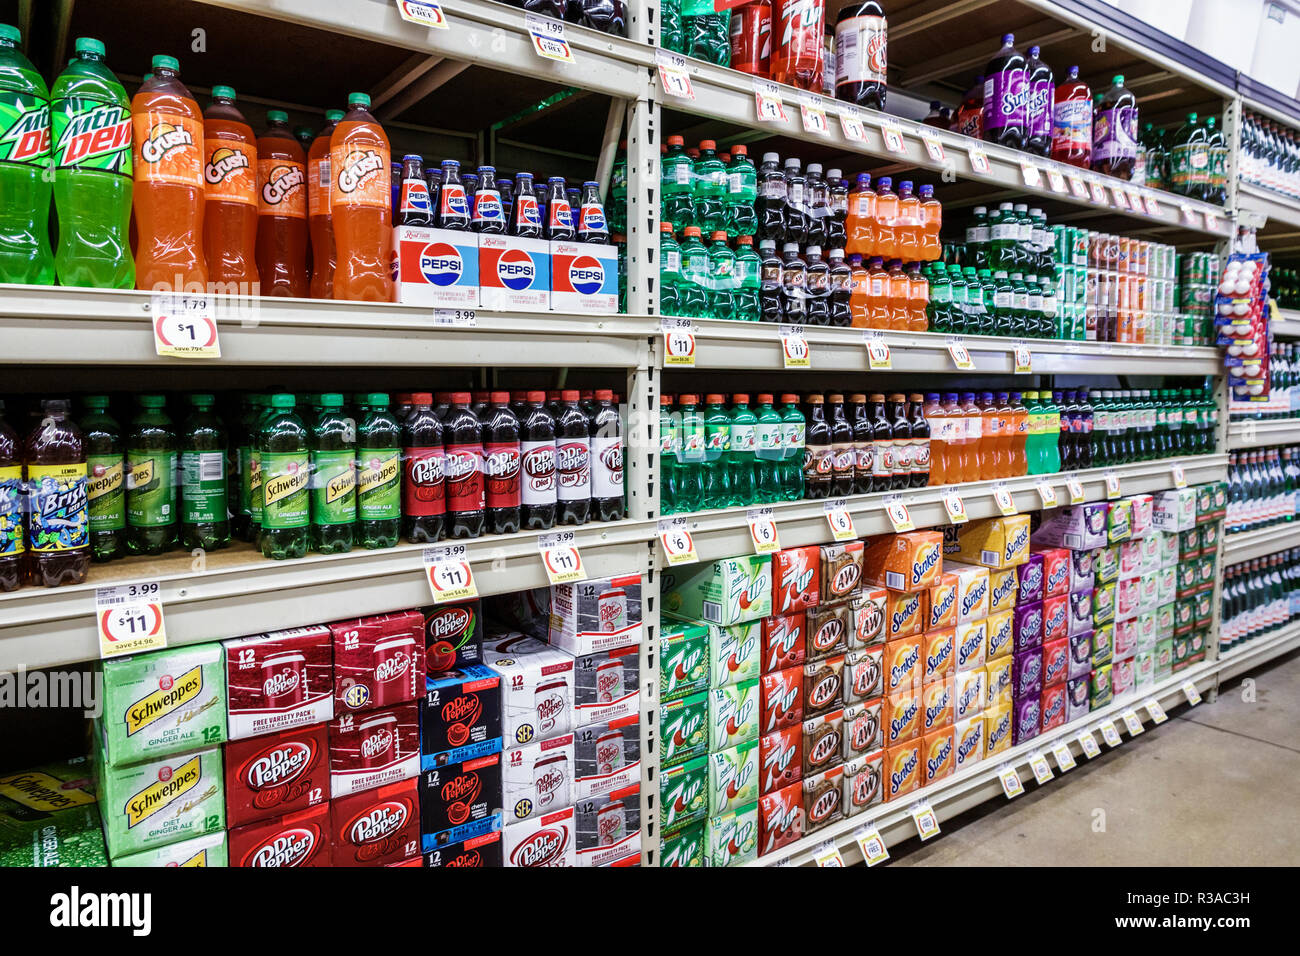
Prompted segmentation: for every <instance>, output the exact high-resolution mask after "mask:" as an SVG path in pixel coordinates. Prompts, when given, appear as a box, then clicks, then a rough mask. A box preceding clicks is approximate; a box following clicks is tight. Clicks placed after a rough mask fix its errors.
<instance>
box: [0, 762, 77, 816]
mask: <svg viewBox="0 0 1300 956" xmlns="http://www.w3.org/2000/svg"><path fill="white" fill-rule="evenodd" d="M0 797H8V798H9V799H10V800H13V801H14V802H15V803H19V804H22V805H23V806H24V807H30V808H31V809H33V810H39V811H41V812H43V813H54V812H55V811H57V810H66V809H68V808H69V807H82V806H86V805H88V804H92V803H94V802H95V794H94V793H92V792H91V791H89V790H81V789H78V788H71V787H69V786H68V782H67V781H66V780H60V779H59V778H58V777H52V776H50V775H49V774H48V773H41V772H40V771H39V770H28V771H25V772H23V773H15V774H10V775H9V776H7V777H0Z"/></svg>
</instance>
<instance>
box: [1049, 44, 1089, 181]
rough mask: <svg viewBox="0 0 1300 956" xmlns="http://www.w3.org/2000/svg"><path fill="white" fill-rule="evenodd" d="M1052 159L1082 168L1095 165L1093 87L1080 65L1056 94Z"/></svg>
mask: <svg viewBox="0 0 1300 956" xmlns="http://www.w3.org/2000/svg"><path fill="white" fill-rule="evenodd" d="M1052 159H1054V160H1056V161H1057V162H1058V163H1069V164H1070V165H1071V166H1078V167H1079V168H1080V169H1088V168H1089V167H1091V165H1092V90H1090V89H1088V84H1087V83H1085V82H1083V81H1082V80H1081V79H1079V68H1078V67H1077V66H1072V67H1070V72H1069V75H1068V76H1067V77H1066V80H1065V82H1064V83H1062V84H1061V85H1060V86H1058V87H1057V88H1056V92H1055V93H1054V94H1053V103H1052Z"/></svg>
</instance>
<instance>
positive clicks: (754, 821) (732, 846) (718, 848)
mask: <svg viewBox="0 0 1300 956" xmlns="http://www.w3.org/2000/svg"><path fill="white" fill-rule="evenodd" d="M704 857H705V860H706V861H707V865H708V866H740V865H742V864H745V863H749V862H750V861H752V860H756V859H758V804H757V803H751V804H749V805H748V806H744V807H740V808H739V809H737V810H731V811H729V812H727V813H721V814H718V815H717V816H714V817H709V821H708V823H707V824H706V825H705V828H704Z"/></svg>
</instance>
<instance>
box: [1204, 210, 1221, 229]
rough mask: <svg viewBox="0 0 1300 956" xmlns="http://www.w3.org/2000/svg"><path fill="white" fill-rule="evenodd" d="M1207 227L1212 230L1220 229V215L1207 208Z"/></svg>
mask: <svg viewBox="0 0 1300 956" xmlns="http://www.w3.org/2000/svg"><path fill="white" fill-rule="evenodd" d="M1205 228H1206V229H1208V230H1210V231H1211V232H1218V231H1219V217H1218V216H1217V215H1215V214H1214V213H1213V212H1211V211H1210V210H1208V209H1207V210H1205Z"/></svg>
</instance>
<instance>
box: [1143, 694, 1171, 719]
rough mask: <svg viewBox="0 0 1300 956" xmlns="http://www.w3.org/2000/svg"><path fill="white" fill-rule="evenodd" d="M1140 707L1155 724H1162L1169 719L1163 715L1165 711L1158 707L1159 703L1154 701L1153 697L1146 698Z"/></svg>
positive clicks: (1166, 715)
mask: <svg viewBox="0 0 1300 956" xmlns="http://www.w3.org/2000/svg"><path fill="white" fill-rule="evenodd" d="M1142 706H1143V707H1145V708H1146V709H1147V713H1148V714H1150V715H1151V719H1152V720H1153V721H1155V722H1156V723H1157V724H1163V723H1164V722H1165V721H1166V720H1168V719H1169V715H1168V714H1166V713H1165V709H1164V708H1163V707H1161V706H1160V701H1158V700H1156V699H1155V698H1154V697H1148V698H1147V699H1146V700H1144V701H1143V702H1142Z"/></svg>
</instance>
